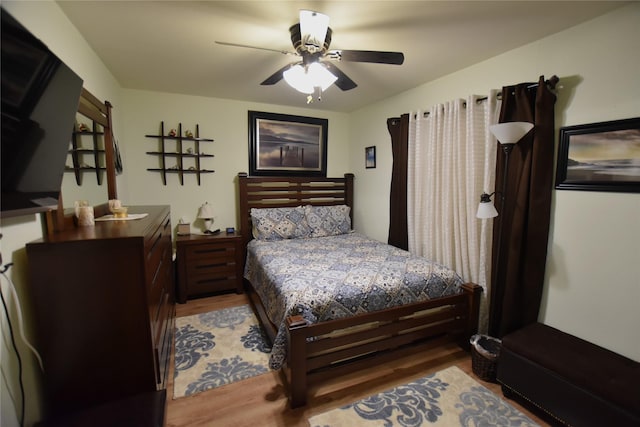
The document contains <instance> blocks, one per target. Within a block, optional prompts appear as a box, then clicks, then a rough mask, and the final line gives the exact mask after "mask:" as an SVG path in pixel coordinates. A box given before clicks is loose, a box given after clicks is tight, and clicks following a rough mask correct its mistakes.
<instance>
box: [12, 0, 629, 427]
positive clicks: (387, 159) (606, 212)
mask: <svg viewBox="0 0 640 427" xmlns="http://www.w3.org/2000/svg"><path fill="white" fill-rule="evenodd" d="M2 6H3V7H4V8H5V9H6V10H8V11H9V12H10V13H12V14H13V15H14V16H15V17H16V18H17V19H18V20H19V21H21V22H22V23H23V24H24V25H26V26H27V27H28V28H29V29H30V30H31V31H32V32H33V33H34V34H36V35H37V36H38V37H40V38H41V39H42V40H43V41H44V42H45V43H46V44H47V45H48V46H49V47H50V48H51V49H52V50H54V51H55V52H56V54H58V55H59V56H60V57H61V58H62V59H63V60H64V61H65V62H66V63H68V64H69V65H70V66H71V67H72V68H73V69H74V70H75V71H76V72H77V73H78V74H79V75H81V76H82V77H83V78H84V79H85V86H86V87H87V88H88V89H89V90H90V91H92V92H93V93H94V94H95V95H96V96H98V97H99V98H100V99H105V100H109V101H110V102H112V104H113V105H114V127H115V132H116V137H117V139H118V141H119V143H120V148H121V150H122V155H123V161H124V167H125V173H124V174H123V175H122V176H119V177H118V186H119V194H120V197H121V198H122V199H123V200H124V201H125V203H126V204H134V203H135V204H143V203H167V204H170V205H171V207H172V216H173V218H172V220H173V222H174V224H176V223H177V220H178V218H180V217H181V216H186V217H187V218H189V219H193V218H194V217H195V214H196V212H197V208H198V206H200V204H202V203H203V202H204V201H209V202H210V203H215V204H216V209H217V210H218V217H217V218H216V224H217V225H218V226H219V227H221V228H222V227H226V226H228V225H232V226H234V225H236V224H235V207H234V206H235V203H234V185H235V183H234V178H235V176H236V174H237V172H239V171H246V170H247V168H248V162H247V153H248V145H247V141H248V135H247V128H248V126H247V110H259V111H269V112H277V113H284V114H296V115H311V116H314V117H324V118H328V119H329V150H328V153H329V159H328V173H329V174H330V175H341V174H343V173H344V172H353V173H355V175H356V196H355V197H356V210H355V225H356V228H357V229H358V231H361V232H364V233H366V234H369V235H371V236H372V237H374V238H378V239H380V240H386V237H387V230H388V210H389V209H388V207H389V202H388V188H389V180H390V174H391V162H392V159H391V150H390V140H389V135H388V132H387V129H386V119H387V117H393V116H397V115H399V114H401V113H404V112H408V111H410V110H415V109H417V108H424V107H428V106H430V105H431V104H433V103H437V102H443V101H447V100H450V99H452V98H455V97H464V96H467V95H469V94H472V93H476V94H483V93H486V92H487V91H488V90H489V89H490V88H499V87H501V86H502V85H504V84H513V83H518V82H521V81H532V80H533V81H535V80H537V78H538V76H539V75H541V74H544V75H545V76H546V77H549V76H551V75H552V74H557V75H558V76H559V77H560V78H561V79H562V80H561V83H560V86H561V89H560V93H559V99H558V103H557V105H556V111H557V114H556V126H557V127H558V128H559V127H560V126H564V125H572V124H579V123H589V122H594V121H601V120H613V119H617V118H623V117H631V116H637V115H639V114H638V113H639V112H640V103H639V102H640V101H638V100H640V93H639V92H640V87H639V86H638V85H637V70H638V69H640V59H638V56H637V55H631V54H629V53H630V52H637V51H638V50H639V48H640V46H638V40H640V30H639V29H638V28H637V22H640V4H637V3H636V4H632V5H631V6H628V7H626V8H624V9H621V10H619V11H615V12H613V13H610V14H608V15H605V16H603V17H601V18H598V19H596V20H594V21H591V22H588V23H586V24H583V25H581V26H578V27H575V28H572V29H569V30H567V31H564V32H562V33H559V34H557V35H555V36H552V37H549V38H546V39H543V40H540V41H538V42H536V43H532V44H530V45H528V46H525V47H523V48H520V49H516V50H514V51H512V52H509V53H507V54H504V55H501V56H498V57H496V58H493V59H491V60H488V61H485V62H483V63H480V64H477V65H475V66H473V67H470V68H467V69H464V70H461V71H459V72H457V73H453V74H450V75H448V76H445V77H443V78H441V79H439V80H437V81H434V82H431V83H429V84H425V85H423V86H420V87H418V88H416V89H414V90H411V91H408V92H406V93H404V94H401V95H399V96H396V97H393V98H391V99H388V100H385V101H383V102H380V103H378V104H375V105H372V106H370V107H368V108H365V109H362V110H360V111H356V112H353V113H351V114H341V113H331V112H326V111H316V110H307V109H303V108H300V109H296V108H288V107H279V106H275V105H262V104H254V103H247V102H239V101H228V100H222V99H211V98H202V97H193V96H181V95H173V94H164V93H154V92H145V91H137V90H129V89H122V88H120V87H119V85H118V84H117V82H116V81H115V79H114V78H113V76H112V75H111V74H110V73H109V71H108V70H107V69H106V67H105V66H104V65H103V64H102V63H101V62H100V60H99V59H98V58H97V56H96V55H95V54H94V52H93V51H91V49H90V48H89V46H88V45H87V44H86V43H85V42H84V40H83V39H82V38H81V37H80V36H79V34H78V33H77V31H75V29H74V28H73V27H72V26H71V25H70V24H69V22H68V20H67V19H66V17H65V16H64V15H63V14H62V12H61V11H60V9H59V8H58V6H57V5H56V4H55V3H53V2H50V1H47V2H13V1H3V3H2ZM612 64H614V65H613V66H612ZM161 120H164V121H165V123H166V124H167V125H169V123H174V125H172V126H171V127H174V126H177V123H179V122H182V124H183V126H184V127H185V128H188V127H190V126H195V123H198V124H200V129H201V134H202V136H203V137H211V138H214V139H215V142H214V143H213V145H212V149H211V151H212V152H213V153H214V154H215V155H216V157H215V158H214V159H213V160H211V164H212V165H213V169H215V170H216V172H215V173H214V174H210V175H205V176H203V181H202V185H201V186H197V185H196V184H195V183H194V182H193V181H192V180H191V179H190V177H187V178H186V179H185V185H184V186H180V185H179V184H177V180H176V179H172V178H175V177H169V182H168V185H167V186H163V185H162V183H161V181H160V176H159V175H158V174H157V173H152V172H147V171H146V168H147V167H150V165H151V164H152V159H151V156H148V155H146V154H144V152H145V151H148V149H149V145H150V144H153V143H152V142H151V141H150V140H149V139H147V138H144V135H145V134H148V133H154V132H156V131H157V129H158V126H159V123H160V121H161ZM371 145H375V146H376V147H377V167H376V169H365V167H364V147H367V146H371ZM550 173H553V171H550ZM65 194H66V192H65ZM104 194H105V195H106V189H105V190H104ZM72 197H73V196H71V198H72ZM105 197H106V196H105ZM637 212H640V195H638V194H614V193H596V192H584V193H579V192H572V191H557V192H554V204H553V211H552V230H551V237H550V255H549V262H548V268H547V278H546V285H545V295H544V301H543V311H542V313H541V319H542V320H543V321H546V322H548V323H550V324H551V325H554V326H557V327H560V328H562V329H565V330H567V331H569V332H572V333H575V334H576V335H578V336H582V337H585V338H587V339H590V340H592V341H594V342H596V343H599V344H601V345H603V346H607V347H609V348H612V349H614V350H616V351H618V352H620V353H622V354H626V355H627V356H630V357H632V358H634V359H636V360H640V348H638V346H637V341H638V339H637V338H638V337H637V332H636V331H635V326H636V325H639V324H640V311H638V310H637V309H636V308H635V304H636V301H638V300H640V280H639V279H640V259H639V258H640V247H639V245H640V243H638V242H640V225H639V221H638V220H637ZM0 225H1V230H0V231H1V233H2V234H3V237H2V240H0V244H1V250H2V255H3V263H7V262H14V267H13V268H12V269H11V271H10V276H11V277H12V278H13V280H14V281H15V282H16V287H17V290H18V294H19V296H20V297H21V300H22V305H23V309H24V310H25V326H26V329H27V337H29V338H31V339H32V337H33V333H32V329H33V327H34V325H33V323H32V320H31V315H30V313H29V305H28V298H27V296H28V295H27V294H26V292H27V291H26V287H25V283H26V277H25V264H26V260H25V254H24V253H25V251H24V245H25V244H26V243H27V242H29V241H31V240H34V239H37V238H38V237H41V235H42V227H41V222H40V217H39V216H36V215H32V216H26V217H20V218H11V219H6V220H2V222H1V223H0ZM6 289H7V284H6V282H5V280H4V279H2V290H3V294H5V295H7V293H6ZM10 306H11V307H12V308H11V316H12V320H13V321H14V324H16V313H15V304H14V303H13V301H12V300H11V301H10ZM2 322H3V323H2V330H3V333H4V331H6V330H7V328H6V327H5V319H4V317H2ZM18 341H19V340H18ZM8 342H9V341H8V340H7V339H6V338H5V339H3V340H2V344H1V346H0V351H1V357H0V362H1V365H0V367H1V369H2V375H1V379H0V386H1V396H0V397H1V399H0V417H1V418H0V425H2V426H7V427H13V426H17V425H18V424H17V415H16V414H18V413H19V409H18V408H19V406H14V404H17V405H19V404H20V403H19V388H18V377H17V361H16V358H15V356H14V355H13V351H12V349H11V347H10V346H7V343H8ZM19 348H20V351H21V355H22V357H23V363H24V365H25V387H26V393H25V394H26V396H27V404H26V405H27V406H26V422H25V425H27V426H29V425H32V424H33V422H34V421H36V420H38V419H39V418H40V408H39V406H40V403H39V402H40V393H39V390H40V387H41V386H40V375H39V372H38V368H37V364H36V362H35V359H34V358H33V357H32V356H31V355H29V353H28V351H27V349H26V347H25V346H24V345H22V344H20V343H19ZM12 396H15V399H18V400H17V401H16V402H17V403H14V400H12V399H13V398H12Z"/></svg>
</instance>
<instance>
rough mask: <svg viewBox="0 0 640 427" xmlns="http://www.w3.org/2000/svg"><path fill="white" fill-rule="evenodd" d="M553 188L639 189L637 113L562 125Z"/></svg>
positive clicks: (639, 165)
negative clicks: (583, 123) (612, 118)
mask: <svg viewBox="0 0 640 427" xmlns="http://www.w3.org/2000/svg"><path fill="white" fill-rule="evenodd" d="M556 188H557V189H559V190H588V191H615V192H632V193H638V192H640V117H635V118H632V119H623V120H614V121H609V122H600V123H591V124H585V125H577V126H566V127H563V128H561V129H560V144H559V146H558V166H557V170H556Z"/></svg>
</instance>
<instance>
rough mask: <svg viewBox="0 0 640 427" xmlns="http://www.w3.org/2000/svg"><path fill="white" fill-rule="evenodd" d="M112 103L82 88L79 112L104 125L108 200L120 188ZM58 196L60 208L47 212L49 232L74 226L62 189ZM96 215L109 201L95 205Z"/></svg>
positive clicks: (103, 209)
mask: <svg viewBox="0 0 640 427" xmlns="http://www.w3.org/2000/svg"><path fill="white" fill-rule="evenodd" d="M111 109H112V105H111V103H110V102H109V101H104V102H102V101H100V100H99V99H98V98H96V97H95V96H94V95H93V94H92V93H91V92H89V91H88V90H87V89H85V88H82V93H81V94H80V101H79V103H78V113H80V114H82V115H83V116H85V117H87V118H88V119H90V120H93V121H94V122H96V123H99V124H100V125H102V127H103V129H104V153H105V168H106V172H107V200H111V199H117V198H118V188H117V185H116V166H115V154H114V148H113V131H112V122H111ZM60 193H61V194H60V197H59V198H58V209H56V210H53V211H49V212H46V214H45V219H46V224H45V226H46V229H47V233H48V234H52V233H56V232H60V231H63V230H64V229H65V228H71V227H74V224H73V214H68V215H65V211H64V207H63V206H62V203H63V202H62V189H61V190H60ZM94 210H95V214H96V216H102V215H104V214H105V213H107V212H108V203H107V202H105V203H103V204H101V205H98V206H95V207H94Z"/></svg>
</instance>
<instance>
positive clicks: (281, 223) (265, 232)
mask: <svg viewBox="0 0 640 427" xmlns="http://www.w3.org/2000/svg"><path fill="white" fill-rule="evenodd" d="M251 222H252V223H253V237H254V238H256V239H258V240H283V239H300V238H304V237H310V235H311V228H310V227H309V224H308V223H307V219H306V216H305V210H304V208H303V207H302V206H298V207H295V208H262V209H255V208H252V209H251Z"/></svg>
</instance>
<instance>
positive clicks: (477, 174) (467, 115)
mask: <svg viewBox="0 0 640 427" xmlns="http://www.w3.org/2000/svg"><path fill="white" fill-rule="evenodd" d="M483 98H484V97H483ZM499 112H500V101H498V99H497V91H492V92H491V93H490V94H489V95H488V96H487V97H486V99H484V100H482V99H481V97H479V96H470V97H468V98H467V99H466V100H462V99H457V100H454V101H451V102H447V103H446V104H438V105H434V106H433V107H431V109H430V110H429V111H428V114H425V112H424V111H417V112H415V113H414V112H412V113H411V114H410V119H409V145H408V147H409V152H408V170H407V222H408V232H409V251H410V252H412V253H414V254H417V255H421V256H424V257H426V258H429V259H433V260H435V261H437V262H439V263H441V264H444V265H447V266H449V267H451V268H453V269H454V270H456V271H457V272H458V273H459V274H460V275H461V276H462V277H463V279H464V280H465V281H467V282H473V283H476V284H478V285H480V286H482V288H483V289H484V292H483V295H482V302H481V305H480V331H481V332H486V329H487V323H488V312H487V301H488V291H489V289H488V288H487V286H488V284H489V283H490V277H491V271H490V269H491V259H490V258H491V237H492V225H493V221H492V220H479V219H477V218H476V210H477V208H478V203H479V201H480V194H482V192H483V191H485V192H487V193H491V192H492V191H493V190H492V189H493V188H494V183H495V162H496V147H497V143H496V139H495V138H494V137H493V136H492V135H491V134H490V132H489V125H492V124H495V123H497V122H498V118H499Z"/></svg>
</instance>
